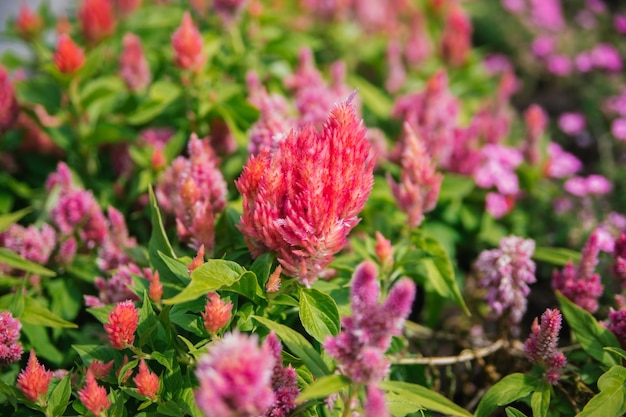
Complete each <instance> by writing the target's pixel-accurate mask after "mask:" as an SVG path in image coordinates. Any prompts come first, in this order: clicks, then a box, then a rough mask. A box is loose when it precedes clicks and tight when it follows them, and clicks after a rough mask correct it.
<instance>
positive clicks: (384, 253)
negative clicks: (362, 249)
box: [374, 231, 393, 270]
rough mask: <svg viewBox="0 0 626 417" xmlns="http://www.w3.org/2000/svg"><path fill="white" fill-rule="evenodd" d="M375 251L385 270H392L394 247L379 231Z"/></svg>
mask: <svg viewBox="0 0 626 417" xmlns="http://www.w3.org/2000/svg"><path fill="white" fill-rule="evenodd" d="M374 251H375V252H376V256H377V257H378V260H379V261H380V264H381V265H382V266H383V268H384V269H386V270H389V269H391V267H392V266H393V246H391V241H389V240H388V239H385V237H384V236H383V235H382V233H380V232H379V231H376V246H375V247H374Z"/></svg>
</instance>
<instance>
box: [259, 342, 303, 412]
mask: <svg viewBox="0 0 626 417" xmlns="http://www.w3.org/2000/svg"><path fill="white" fill-rule="evenodd" d="M264 343H265V344H266V345H268V346H269V348H270V351H271V353H272V356H273V357H274V360H275V361H276V362H275V365H274V371H273V374H272V390H273V391H274V396H275V401H274V404H273V405H272V407H271V408H270V409H269V410H267V411H266V412H265V414H264V415H263V417H286V416H288V415H290V413H291V411H293V410H294V409H295V408H296V406H297V404H296V398H297V397H298V394H299V393H300V390H299V389H298V379H297V375H296V370H295V369H293V367H292V366H291V365H288V366H287V367H284V366H283V357H282V355H281V351H282V345H281V343H280V341H279V340H278V338H277V337H276V334H275V333H274V332H273V331H272V332H270V334H269V336H267V338H266V339H265V342H264Z"/></svg>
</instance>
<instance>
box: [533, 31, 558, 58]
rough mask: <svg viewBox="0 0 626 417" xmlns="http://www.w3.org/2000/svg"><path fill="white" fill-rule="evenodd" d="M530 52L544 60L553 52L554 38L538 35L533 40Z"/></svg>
mask: <svg viewBox="0 0 626 417" xmlns="http://www.w3.org/2000/svg"><path fill="white" fill-rule="evenodd" d="M530 50H531V51H532V53H533V55H535V56H536V57H537V58H544V57H547V56H549V55H551V54H552V52H554V38H553V37H552V36H548V35H540V36H537V37H536V38H535V39H533V42H532V44H531V45H530Z"/></svg>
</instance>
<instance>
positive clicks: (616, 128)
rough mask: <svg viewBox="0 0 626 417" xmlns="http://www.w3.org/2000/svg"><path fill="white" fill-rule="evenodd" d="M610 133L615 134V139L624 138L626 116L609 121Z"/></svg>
mask: <svg viewBox="0 0 626 417" xmlns="http://www.w3.org/2000/svg"><path fill="white" fill-rule="evenodd" d="M611 133H612V134H613V136H615V139H619V140H626V118H623V117H622V118H619V119H615V120H613V123H611Z"/></svg>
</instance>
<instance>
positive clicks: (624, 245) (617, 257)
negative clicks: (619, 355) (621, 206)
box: [613, 232, 626, 340]
mask: <svg viewBox="0 0 626 417" xmlns="http://www.w3.org/2000/svg"><path fill="white" fill-rule="evenodd" d="M613 258H614V261H613V274H614V275H615V276H616V277H617V279H618V280H619V283H620V286H621V288H622V289H625V288H626V232H621V233H620V235H619V236H618V237H617V239H615V244H614V246H613ZM624 340H626V339H624Z"/></svg>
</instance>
